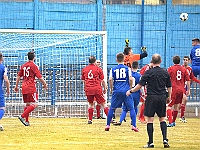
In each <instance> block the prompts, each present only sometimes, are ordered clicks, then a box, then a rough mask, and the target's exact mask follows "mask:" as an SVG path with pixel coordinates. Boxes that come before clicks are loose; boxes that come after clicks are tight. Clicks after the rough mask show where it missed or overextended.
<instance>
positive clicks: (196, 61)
mask: <svg viewBox="0 0 200 150" xmlns="http://www.w3.org/2000/svg"><path fill="white" fill-rule="evenodd" d="M192 46H193V48H192V50H191V52H190V59H191V63H192V70H193V73H194V76H195V77H197V75H200V40H199V39H198V38H195V39H192Z"/></svg>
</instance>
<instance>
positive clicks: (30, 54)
mask: <svg viewBox="0 0 200 150" xmlns="http://www.w3.org/2000/svg"><path fill="white" fill-rule="evenodd" d="M27 55H28V60H34V59H35V53H34V51H30V52H28V54H27Z"/></svg>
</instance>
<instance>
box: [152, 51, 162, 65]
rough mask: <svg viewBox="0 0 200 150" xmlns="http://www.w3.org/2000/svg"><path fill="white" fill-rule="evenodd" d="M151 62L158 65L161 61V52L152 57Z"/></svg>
mask: <svg viewBox="0 0 200 150" xmlns="http://www.w3.org/2000/svg"><path fill="white" fill-rule="evenodd" d="M151 63H153V64H154V65H158V64H160V63H161V56H160V55H159V54H154V55H153V56H152V59H151Z"/></svg>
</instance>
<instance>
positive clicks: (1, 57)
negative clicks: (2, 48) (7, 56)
mask: <svg viewBox="0 0 200 150" xmlns="http://www.w3.org/2000/svg"><path fill="white" fill-rule="evenodd" d="M2 61H3V54H2V53H1V52H0V62H2Z"/></svg>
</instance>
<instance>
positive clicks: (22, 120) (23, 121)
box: [18, 116, 27, 126]
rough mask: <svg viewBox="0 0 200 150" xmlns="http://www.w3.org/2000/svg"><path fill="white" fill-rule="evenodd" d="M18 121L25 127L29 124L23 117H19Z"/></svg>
mask: <svg viewBox="0 0 200 150" xmlns="http://www.w3.org/2000/svg"><path fill="white" fill-rule="evenodd" d="M18 119H19V120H20V121H21V123H23V124H24V125H25V126H27V123H26V122H25V119H24V118H22V117H21V116H19V117H18Z"/></svg>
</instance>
